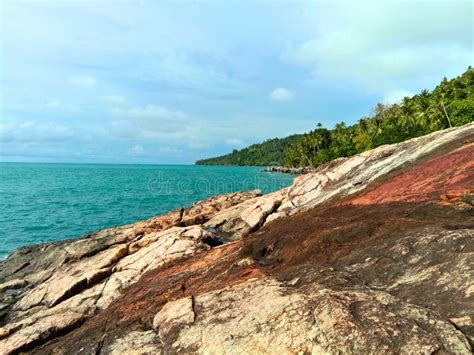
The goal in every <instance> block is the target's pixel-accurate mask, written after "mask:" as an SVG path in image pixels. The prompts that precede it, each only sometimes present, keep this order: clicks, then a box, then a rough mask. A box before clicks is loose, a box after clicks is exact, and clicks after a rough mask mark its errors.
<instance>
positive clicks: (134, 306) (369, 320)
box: [0, 124, 474, 354]
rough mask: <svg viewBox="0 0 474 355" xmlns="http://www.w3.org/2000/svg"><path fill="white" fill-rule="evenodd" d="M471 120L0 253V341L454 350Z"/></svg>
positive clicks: (473, 144) (470, 186) (121, 349)
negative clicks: (276, 187)
mask: <svg viewBox="0 0 474 355" xmlns="http://www.w3.org/2000/svg"><path fill="white" fill-rule="evenodd" d="M473 237H474V124H469V125H466V126H463V127H459V128H453V129H449V130H445V131H440V132H436V133H433V134H430V135H428V136H424V137H419V138H416V139H412V140H410V141H407V142H403V143H400V144H395V145H388V146H381V147H379V148H377V149H374V150H372V151H369V152H365V153H362V154H359V155H356V156H353V157H350V158H343V159H338V160H335V161H333V162H330V163H328V164H326V165H324V166H321V167H320V168H318V169H317V170H316V171H314V172H311V173H309V174H306V175H301V176H298V177H297V178H296V179H295V182H294V184H293V185H292V186H291V187H289V188H286V189H283V190H280V191H277V192H274V193H271V194H268V195H263V196H262V195H261V194H260V192H259V191H247V192H239V193H233V194H229V195H222V196H216V197H212V198H209V199H207V200H204V201H200V202H197V203H195V204H194V205H193V206H191V207H189V208H183V209H180V210H176V211H172V212H169V213H167V214H165V215H163V216H158V217H155V218H152V219H149V220H146V221H142V222H138V223H134V224H130V225H126V226H122V227H116V228H110V229H107V230H103V231H98V232H96V233H93V234H91V235H87V236H85V237H83V238H80V239H73V240H64V241H61V242H57V243H50V244H43V245H38V246H31V247H25V248H21V249H18V250H17V251H16V252H15V253H13V254H12V255H10V256H9V257H8V258H7V259H6V260H5V261H4V262H2V263H1V264H0V266H1V267H0V297H1V301H0V353H1V354H10V353H19V352H31V353H39V354H51V353H54V354H97V353H104V354H123V353H127V354H129V353H175V352H192V353H194V352H195V353H238V354H241V353H243V354H254V353H272V354H273V353H274V354H280V353H297V352H301V353H302V352H308V353H309V352H311V353H407V354H408V353H437V352H439V353H443V352H444V353H455V354H464V353H465V354H470V353H471V351H472V344H473V342H474V323H473V320H474V285H473V280H474V268H473V266H474V242H473Z"/></svg>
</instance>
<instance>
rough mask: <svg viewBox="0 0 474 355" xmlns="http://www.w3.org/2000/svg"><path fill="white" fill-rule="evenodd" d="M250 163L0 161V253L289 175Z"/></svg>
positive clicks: (274, 183) (264, 185) (281, 183)
mask: <svg viewBox="0 0 474 355" xmlns="http://www.w3.org/2000/svg"><path fill="white" fill-rule="evenodd" d="M261 170H262V168H258V167H216V166H192V165H106V164H103V165H102V164H24V163H0V260H1V259H3V258H4V257H5V256H6V255H8V254H9V253H11V252H12V251H13V250H15V249H16V248H18V247H20V246H24V245H28V244H36V243H43V242H50V241H55V240H60V239H64V238H71V237H80V236H81V235H84V234H86V233H89V232H92V231H95V230H98V229H102V228H106V227H111V226H117V225H122V224H127V223H131V222H135V221H138V220H141V219H146V218H149V217H152V216H155V215H159V214H162V213H165V212H167V211H170V210H172V209H175V208H177V207H181V206H187V205H190V204H192V203H193V202H195V201H198V200H201V199H203V198H206V197H209V196H212V195H216V194H221V193H229V192H234V191H240V190H244V189H255V188H259V189H261V190H262V192H264V193H268V192H271V191H275V190H278V189H280V188H283V187H285V186H288V185H290V184H291V183H292V181H293V176H290V175H284V174H269V173H263V172H261Z"/></svg>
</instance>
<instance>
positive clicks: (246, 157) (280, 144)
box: [196, 134, 302, 166]
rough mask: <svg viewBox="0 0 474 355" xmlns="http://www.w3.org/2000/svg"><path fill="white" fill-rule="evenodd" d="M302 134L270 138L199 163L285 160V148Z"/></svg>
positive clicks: (258, 162) (243, 162)
mask: <svg viewBox="0 0 474 355" xmlns="http://www.w3.org/2000/svg"><path fill="white" fill-rule="evenodd" d="M301 137H302V135H300V134H294V135H292V136H289V137H286V138H274V139H269V140H267V141H265V142H263V143H259V144H254V145H251V146H250V147H247V148H244V149H241V150H234V151H233V152H232V153H230V154H227V155H223V156H220V157H217V158H210V159H203V160H198V161H197V162H196V164H197V165H253V166H264V165H270V164H274V163H279V162H282V161H284V160H285V156H284V154H285V148H286V147H288V146H289V145H290V144H293V143H295V142H296V141H298V140H299V139H300V138H301Z"/></svg>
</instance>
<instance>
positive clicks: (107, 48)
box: [0, 0, 473, 164]
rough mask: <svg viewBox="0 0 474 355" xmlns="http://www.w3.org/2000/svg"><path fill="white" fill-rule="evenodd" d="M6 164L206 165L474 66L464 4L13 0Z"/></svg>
mask: <svg viewBox="0 0 474 355" xmlns="http://www.w3.org/2000/svg"><path fill="white" fill-rule="evenodd" d="M0 10H1V13H0V16H1V17H0V31H1V33H0V35H1V37H0V40H1V42H0V45H1V46H0V50H1V53H0V85H1V86H0V160H1V161H45V162H97V163H102V162H110V163H161V164H168V163H178V164H179V163H184V164H186V163H193V162H194V161H195V160H196V159H199V158H205V157H211V156H215V155H220V154H223V153H227V152H230V151H232V149H239V148H242V147H244V146H246V145H249V144H252V143H256V142H260V141H262V140H265V139H268V138H273V137H284V136H287V135H289V134H292V133H301V132H305V131H308V130H310V129H312V128H314V127H315V125H316V123H317V122H322V123H323V124H324V125H325V126H326V127H329V128H330V127H332V126H333V125H334V124H335V123H336V122H339V121H345V122H346V123H353V122H355V121H357V120H358V119H359V118H360V117H361V116H363V115H368V114H370V112H371V109H372V107H374V106H375V104H376V103H377V102H395V101H397V100H399V99H401V98H402V97H403V96H406V95H411V93H416V92H418V91H420V90H422V89H425V88H428V89H432V88H433V87H434V86H435V85H436V84H437V83H438V82H439V81H440V80H441V79H442V78H443V77H444V76H446V77H448V78H451V77H454V76H457V75H459V74H461V73H462V72H463V71H464V70H465V69H466V68H467V66H469V65H472V64H473V5H472V3H471V2H469V1H466V2H460V1H445V2H433V1H397V2H395V1H372V2H360V1H359V2H350V1H319V2H314V1H313V2H304V1H297V2H295V1H292V2H290V1H288V2H283V1H281V2H271V1H261V2H256V1H208V2H202V1H198V2H190V1H174V2H171V1H166V2H161V1H146V0H142V1H119V0H116V1H105V0H103V1H90V0H84V1H55V2H45V1H26V2H25V1H18V0H15V1H13V0H10V1H9V0H0Z"/></svg>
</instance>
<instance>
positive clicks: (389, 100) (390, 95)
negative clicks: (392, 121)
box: [382, 89, 414, 104]
mask: <svg viewBox="0 0 474 355" xmlns="http://www.w3.org/2000/svg"><path fill="white" fill-rule="evenodd" d="M413 95H414V94H413V93H412V92H410V91H408V90H405V89H398V90H390V91H388V92H387V93H386V94H385V95H384V97H383V100H382V102H383V103H384V104H396V103H400V102H401V101H402V100H403V98H404V97H407V96H408V97H412V96H413Z"/></svg>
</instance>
